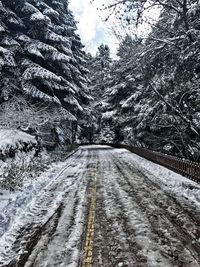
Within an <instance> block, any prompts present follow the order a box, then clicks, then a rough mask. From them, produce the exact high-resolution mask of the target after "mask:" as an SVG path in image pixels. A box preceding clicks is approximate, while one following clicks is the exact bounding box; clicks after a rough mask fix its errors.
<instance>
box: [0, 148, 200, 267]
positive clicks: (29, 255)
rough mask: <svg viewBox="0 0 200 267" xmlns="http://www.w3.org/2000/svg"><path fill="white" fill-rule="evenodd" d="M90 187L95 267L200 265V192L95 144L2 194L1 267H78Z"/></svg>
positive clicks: (124, 154)
mask: <svg viewBox="0 0 200 267" xmlns="http://www.w3.org/2000/svg"><path fill="white" fill-rule="evenodd" d="M93 183H96V188H97V194H96V196H97V199H96V220H95V237H94V266H95V267H104V266H106V267H112V266H116V267H117V266H123V267H130V266H142V267H147V266H148V267H172V266H173V267H175V266H181V267H198V266H199V264H200V255H199V251H200V236H199V230H198V229H199V222H200V217H199V211H200V209H199V202H200V201H199V196H198V195H199V192H200V186H199V185H197V184H196V183H195V182H192V181H190V180H188V179H187V178H184V177H182V176H180V175H178V174H176V173H174V172H172V171H170V170H168V169H166V168H164V167H162V166H159V165H157V164H154V163H152V162H150V161H148V160H146V159H143V158H141V157H139V156H137V155H135V154H133V153H131V152H129V151H127V150H125V149H113V148H111V147H108V146H95V145H93V146H82V147H80V148H79V150H78V151H77V152H76V153H75V154H74V155H72V156H71V157H69V158H68V159H67V160H66V161H65V162H60V163H57V164H54V165H53V166H52V168H51V169H50V170H48V171H47V172H46V173H44V174H43V175H41V176H40V177H39V178H38V179H37V180H35V181H31V182H30V181H29V182H28V181H27V183H25V184H24V187H23V188H22V191H21V192H16V193H15V194H12V195H9V196H6V194H4V196H3V195H0V200H1V199H3V197H4V198H5V199H6V198H7V204H6V205H3V206H2V210H1V211H0V219H1V220H0V231H1V236H0V244H1V246H0V266H2V267H3V266H8V265H9V264H11V263H12V266H16V267H22V266H24V267H31V266H35V267H43V266H54V267H55V266H56V267H61V266H67V267H77V266H80V263H81V260H82V256H83V251H82V248H83V241H84V235H85V233H84V229H85V225H86V222H87V218H86V210H87V206H88V205H89V201H88V200H89V199H90V190H89V189H90V186H91V185H92V184H93ZM5 203H6V200H5Z"/></svg>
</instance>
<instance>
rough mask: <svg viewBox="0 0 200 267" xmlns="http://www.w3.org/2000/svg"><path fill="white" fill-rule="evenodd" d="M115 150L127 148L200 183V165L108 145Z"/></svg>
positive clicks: (143, 151) (152, 152)
mask: <svg viewBox="0 0 200 267" xmlns="http://www.w3.org/2000/svg"><path fill="white" fill-rule="evenodd" d="M107 145H110V146H112V147H115V148H125V149H127V150H129V151H131V152H133V153H135V154H137V155H139V156H141V157H143V158H146V159H148V160H151V161H153V162H154V163H158V164H160V165H162V166H165V167H167V168H168V169H171V170H173V171H175V172H177V173H179V174H181V175H183V176H186V177H188V178H190V179H191V180H193V181H195V182H197V183H200V164H199V163H196V162H192V161H189V160H185V159H181V158H177V157H174V156H170V155H166V154H162V153H159V152H154V151H151V150H149V149H146V148H139V147H133V146H129V145H124V144H107Z"/></svg>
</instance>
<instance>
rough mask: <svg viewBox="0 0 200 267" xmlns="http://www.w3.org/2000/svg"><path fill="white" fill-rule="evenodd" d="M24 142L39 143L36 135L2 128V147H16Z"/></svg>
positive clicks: (0, 139) (0, 140) (0, 136)
mask: <svg viewBox="0 0 200 267" xmlns="http://www.w3.org/2000/svg"><path fill="white" fill-rule="evenodd" d="M22 143H32V144H37V141H36V139H35V137H34V136H32V135H30V134H26V133H24V132H21V131H18V130H14V129H13V130H8V129H0V149H1V150H4V149H7V148H8V147H15V146H16V145H20V146H21V144H22Z"/></svg>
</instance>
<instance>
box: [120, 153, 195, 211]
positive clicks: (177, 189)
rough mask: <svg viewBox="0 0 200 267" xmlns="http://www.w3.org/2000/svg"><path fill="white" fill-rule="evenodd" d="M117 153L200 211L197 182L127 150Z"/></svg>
mask: <svg viewBox="0 0 200 267" xmlns="http://www.w3.org/2000/svg"><path fill="white" fill-rule="evenodd" d="M116 153H119V154H120V155H121V157H122V158H123V160H124V161H126V162H128V163H129V164H130V165H134V167H136V168H137V169H138V170H140V171H142V172H143V173H144V174H145V175H146V176H147V177H148V178H150V179H151V180H152V181H153V182H156V183H158V184H159V185H160V186H161V187H163V188H164V189H165V190H166V191H168V192H169V193H172V194H173V195H175V196H176V197H177V198H181V199H182V200H184V201H185V200H187V201H190V202H191V204H192V205H195V206H196V208H198V209H200V185H198V184H197V183H196V182H194V181H191V180H190V179H188V178H186V177H184V176H182V175H180V174H177V173H175V172H173V171H171V170H169V169H167V168H165V167H163V166H161V165H158V164H156V163H153V162H151V161H149V160H147V159H144V158H142V157H140V156H138V155H136V154H133V153H131V152H129V151H127V150H126V149H118V150H116Z"/></svg>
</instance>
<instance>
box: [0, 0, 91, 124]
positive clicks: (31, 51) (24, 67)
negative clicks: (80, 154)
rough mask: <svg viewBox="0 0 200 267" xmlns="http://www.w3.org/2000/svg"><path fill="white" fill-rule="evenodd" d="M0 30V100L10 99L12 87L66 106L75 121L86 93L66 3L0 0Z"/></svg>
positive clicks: (81, 56)
mask: <svg viewBox="0 0 200 267" xmlns="http://www.w3.org/2000/svg"><path fill="white" fill-rule="evenodd" d="M0 31H1V33H2V34H1V40H0V41H1V43H0V67H1V74H2V80H1V83H2V86H1V88H2V91H1V99H2V100H3V99H5V100H6V101H7V100H8V99H9V98H11V97H12V96H13V94H14V92H13V90H12V92H11V88H14V91H15V93H16V92H18V91H19V94H20V95H22V96H23V97H29V100H30V101H32V103H35V104H36V103H37V104H38V106H40V105H43V106H47V105H48V106H51V107H53V106H55V107H57V108H58V109H60V108H61V109H62V108H64V109H65V110H66V111H67V113H66V114H68V119H69V120H70V121H71V119H72V118H73V120H74V119H76V120H77V118H78V117H80V114H82V113H84V106H85V105H86V104H88V103H89V100H90V96H89V91H88V89H87V82H88V79H87V74H88V70H87V69H86V56H85V53H84V52H83V45H82V44H81V41H80V38H79V36H78V35H77V34H76V23H75V21H74V17H73V15H72V13H71V11H70V10H69V9H68V1H64V0H50V1H45V0H43V1H36V0H25V1H22V0H21V1H12V0H9V1H1V2H0ZM61 114H62V112H61ZM74 116H75V117H74ZM60 120H62V118H60ZM65 120H66V116H65Z"/></svg>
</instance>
